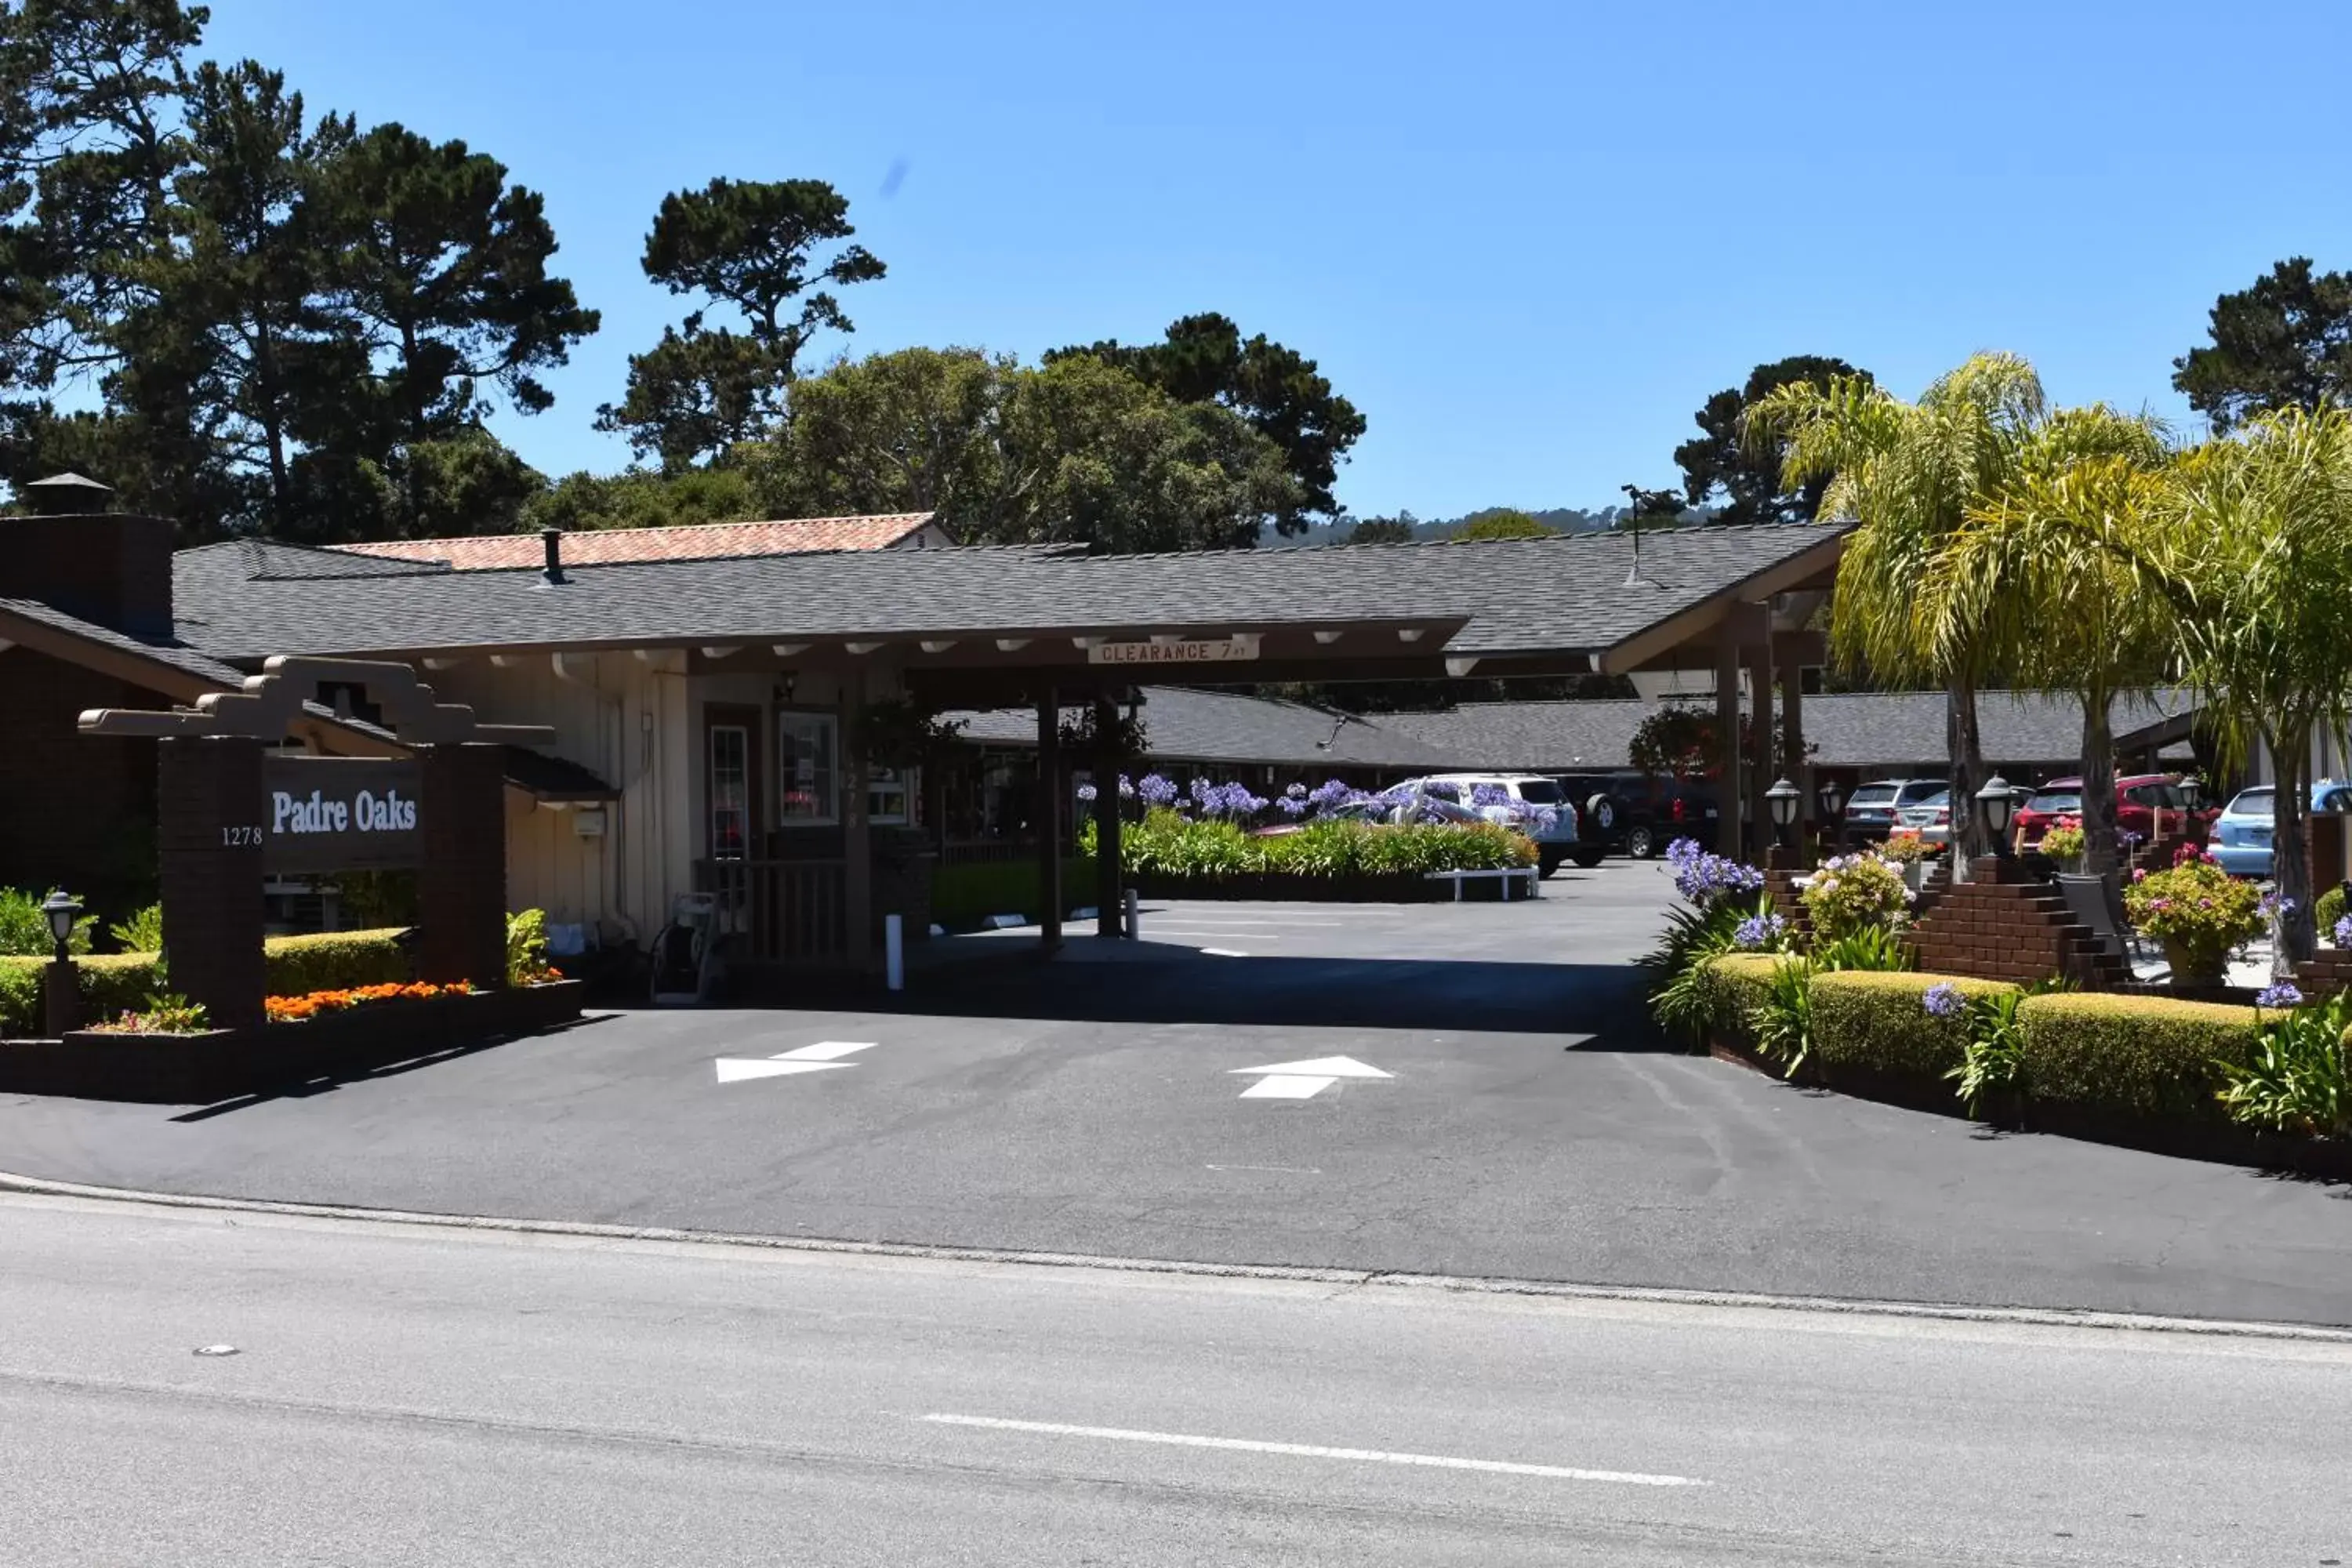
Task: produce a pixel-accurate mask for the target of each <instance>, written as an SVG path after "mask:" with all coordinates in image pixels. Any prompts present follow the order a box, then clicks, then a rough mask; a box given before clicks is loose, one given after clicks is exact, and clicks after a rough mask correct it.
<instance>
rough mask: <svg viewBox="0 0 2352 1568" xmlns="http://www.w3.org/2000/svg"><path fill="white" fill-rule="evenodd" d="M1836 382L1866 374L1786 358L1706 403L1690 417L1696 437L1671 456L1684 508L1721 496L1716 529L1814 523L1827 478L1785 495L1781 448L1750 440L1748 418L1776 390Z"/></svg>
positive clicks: (1812, 357) (1808, 358)
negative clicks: (1680, 474) (1725, 525)
mask: <svg viewBox="0 0 2352 1568" xmlns="http://www.w3.org/2000/svg"><path fill="white" fill-rule="evenodd" d="M1837 376H1850V377H1853V378H1856V379H1858V380H1860V381H1861V382H1862V383H1863V384H1865V385H1867V384H1870V381H1871V376H1870V373H1869V372H1867V371H1860V370H1856V369H1855V368H1854V367H1853V366H1852V365H1850V364H1848V363H1845V361H1843V360H1842V359H1825V358H1823V357H1822V356H1821V355H1819V354H1792V355H1790V357H1789V358H1787V359H1783V360H1775V361H1773V362H1772V363H1770V364H1759V365H1758V366H1757V367H1756V368H1755V369H1754V370H1752V371H1750V372H1748V382H1747V384H1746V385H1744V386H1732V387H1726V388H1724V389H1723V390H1722V391H1721V392H1718V393H1717V394H1716V395H1714V396H1713V397H1710V398H1708V399H1707V400H1706V404H1705V405H1704V406H1702V407H1701V408H1700V409H1699V411H1698V413H1697V414H1696V416H1694V417H1695V418H1696V420H1697V421H1698V427H1699V431H1700V434H1699V435H1697V436H1696V437H1692V438H1691V439H1690V440H1687V441H1685V442H1684V443H1683V444H1682V445H1681V446H1679V447H1675V466H1676V467H1678V468H1681V469H1682V471H1683V487H1684V496H1685V498H1687V501H1688V504H1689V505H1691V506H1705V505H1706V504H1707V503H1708V502H1709V501H1711V500H1713V499H1714V498H1715V497H1716V495H1717V493H1718V492H1720V493H1721V494H1722V496H1723V497H1724V503H1723V508H1722V510H1720V511H1718V512H1717V513H1716V514H1715V516H1714V518H1713V520H1712V521H1716V522H1721V523H1753V522H1811V521H1813V519H1814V517H1815V516H1816V515H1818V514H1819V513H1820V511H1821V506H1822V492H1823V491H1824V490H1826V489H1829V479H1828V478H1827V477H1826V476H1822V475H1815V476H1814V477H1813V478H1811V479H1808V480H1806V481H1805V482H1804V483H1803V484H1802V485H1801V486H1798V487H1795V488H1793V489H1791V488H1786V487H1784V486H1783V484H1782V482H1781V471H1780V470H1781V468H1782V465H1783V463H1784V462H1785V460H1786V459H1787V457H1788V451H1787V444H1786V443H1785V442H1782V441H1768V442H1762V443H1756V442H1750V441H1749V440H1748V439H1747V437H1746V426H1747V420H1748V409H1749V408H1750V407H1751V406H1753V405H1755V404H1757V403H1759V402H1760V401H1762V400H1763V399H1764V398H1765V397H1766V396H1768V395H1770V394H1771V393H1772V392H1773V391H1774V390H1776V389H1777V388H1780V387H1783V386H1787V385H1789V384H1791V383H1794V382H1811V383H1812V384H1815V385H1826V384H1828V383H1829V382H1830V380H1831V379H1832V377H1837ZM1678 510H1679V509H1678Z"/></svg>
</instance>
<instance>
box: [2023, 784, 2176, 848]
mask: <svg viewBox="0 0 2352 1568" xmlns="http://www.w3.org/2000/svg"><path fill="white" fill-rule="evenodd" d="M2188 805H2189V797H2188V796H2187V795H2184V794H2182V793H2181V789H2180V776H2179V774H2178V773H2134V774H2132V775H2130V776H2129V777H2127V778H2119V779H2117V780H2116V832H2118V833H2137V834H2138V835H2139V836H2140V837H2141V838H2142V839H2147V838H2152V837H2155V835H2156V814H2157V813H2158V812H2159V811H2161V812H2163V813H2164V817H2165V826H2167V827H2168V828H2171V829H2175V830H2178V829H2179V827H2180V826H2181V824H2182V818H2183V814H2184V813H2185V814H2186V817H2187V824H2188V836H2189V837H2190V838H2191V839H2193V840H2195V841H2196V842H2198V843H2200V844H2201V843H2203V842H2204V841H2205V837H2206V835H2207V833H2208V832H2209V831H2210V828H2211V827H2212V825H2213V821H2214V819H2215V818H2216V817H2218V816H2221V808H2220V807H2219V806H2213V805H2205V806H2200V807H2198V808H2197V809H2196V810H2195V811H2189V809H2188ZM2082 815H2083V781H2082V780H2081V779H2079V778H2067V779H2052V780H2051V781H2050V782H2049V783H2048V784H2043V785H2042V787H2041V788H2040V789H2038V790H2035V791H2034V792H2033V795H2032V798H2031V799H2030V800H2028V801H2027V802H2026V803H2025V805H2022V806H2021V807H2020V808H2019V810H2018V813H2017V826H2016V829H2015V831H2016V832H2017V833H2018V834H2019V840H2018V841H2019V842H2020V843H2021V844H2022V845H2023V846H2024V847H2026V848H2028V849H2031V848H2032V847H2034V846H2035V845H2037V844H2040V843H2041V842H2042V835H2043V834H2045V833H2047V832H2049V831H2050V830H2051V829H2052V828H2053V827H2055V826H2057V825H2058V819H2059V818H2060V817H2062V816H2072V817H2077V818H2079V817H2080V816H2082Z"/></svg>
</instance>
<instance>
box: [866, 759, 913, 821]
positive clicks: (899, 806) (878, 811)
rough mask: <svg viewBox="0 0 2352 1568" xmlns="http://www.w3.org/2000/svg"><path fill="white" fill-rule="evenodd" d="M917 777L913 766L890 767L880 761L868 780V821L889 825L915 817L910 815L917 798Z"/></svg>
mask: <svg viewBox="0 0 2352 1568" xmlns="http://www.w3.org/2000/svg"><path fill="white" fill-rule="evenodd" d="M915 777H916V774H915V770H914V769H912V768H888V767H884V766H882V765H881V764H879V763H877V764H876V765H875V766H874V767H873V768H871V769H869V770H868V776H867V778H866V820H868V821H870V822H878V823H880V824H882V825H883V826H886V827H888V826H904V825H905V824H906V823H908V822H909V821H911V820H913V819H912V818H911V817H910V816H908V811H909V809H910V807H911V805H912V803H913V800H914V787H915V784H914V781H915Z"/></svg>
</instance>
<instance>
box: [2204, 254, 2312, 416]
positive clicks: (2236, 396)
mask: <svg viewBox="0 0 2352 1568" xmlns="http://www.w3.org/2000/svg"><path fill="white" fill-rule="evenodd" d="M2211 322H2212V324H2211V327H2210V332H2211V335H2212V339H2213V341H2212V342H2210V343H2209V344H2206V345H2204V346H2202V347H2200V348H2193V349H2190V350H2189V352H2188V353H2186V354H2183V355H2182V356H2181V357H2180V358H2179V359H2177V360H2174V361H2173V362H2172V384H2173V385H2174V386H2175V387H2176V388H2178V389H2179V391H2181V392H2183V393H2186V394H2187V395H2188V397H2189V406H2190V407H2192V408H2194V409H2196V410H2197V411H2198V412H2199V413H2200V414H2203V415H2205V416H2207V417H2209V418H2210V419H2211V420H2212V422H2213V428H2214V429H2216V430H2218V431H2227V430H2229V429H2230V428H2231V426H2235V425H2238V424H2241V423H2242V422H2243V421H2244V420H2245V419H2247V418H2248V417H2249V416H2252V415H2254V414H2257V413H2261V412H2263V410H2265V409H2275V408H2309V409H2315V408H2318V407H2320V406H2321V405H2325V404H2331V403H2332V404H2339V405H2340V404H2345V403H2347V402H2352V273H2345V272H2320V273H2315V272H2313V271H2312V269H2311V260H2310V258H2308V257H2302V256H2296V257H2291V258H2288V259H2287V260H2284V261H2282V262H2280V263H2279V264H2278V265H2277V266H2275V267H2273V268H2271V269H2270V271H2269V273H2268V274H2266V275H2265V276H2263V277H2262V278H2258V279H2255V280H2254V282H2253V284H2252V286H2251V287H2249V288H2246V289H2241V290H2239V291H2238V292H2237V293H2235V294H2224V295H2222V296H2221V298H2220V299H2219V300H2215V301H2214V303H2213V312H2212V319H2211Z"/></svg>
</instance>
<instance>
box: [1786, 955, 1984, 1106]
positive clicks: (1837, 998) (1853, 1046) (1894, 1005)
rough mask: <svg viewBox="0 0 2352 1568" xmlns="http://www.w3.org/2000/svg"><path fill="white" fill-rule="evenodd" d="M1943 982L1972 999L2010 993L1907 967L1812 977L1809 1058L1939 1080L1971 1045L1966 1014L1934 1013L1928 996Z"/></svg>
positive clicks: (1831, 1064)
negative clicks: (1944, 1016) (1811, 1018)
mask: <svg viewBox="0 0 2352 1568" xmlns="http://www.w3.org/2000/svg"><path fill="white" fill-rule="evenodd" d="M1937 985H1948V986H1950V987H1951V988H1952V989H1953V990H1955V991H1958V993H1960V994H1962V995H1963V996H1967V997H1969V999H1971V1000H1974V999H1975V998H1976V997H1979V996H1993V995H1998V994H2001V993H2003V992H2009V991H2014V990H2016V989H2017V987H2016V986H2014V985H2004V984H2000V983H1999V982H1997V981H1990V980H1963V979H1960V978H1958V977H1956V976H1951V975H1943V974H1919V973H1911V972H1907V971H1894V972H1890V971H1884V970H1868V969H1841V970H1832V971H1825V972H1824V973H1819V974H1816V975H1814V976H1813V984H1812V1007H1813V1055H1814V1057H1815V1058H1816V1059H1817V1060H1818V1061H1819V1062H1820V1063H1821V1065H1822V1067H1823V1068H1828V1069H1835V1068H1841V1067H1849V1068H1866V1069H1868V1070H1870V1071H1872V1072H1881V1073H1899V1074H1903V1075H1905V1076H1906V1077H1913V1076H1916V1077H1921V1078H1927V1079H1940V1078H1942V1077H1943V1076H1944V1075H1945V1074H1946V1073H1948V1072H1949V1071H1951V1069H1952V1068H1956V1067H1958V1066H1959V1065H1960V1061H1961V1059H1962V1058H1964V1057H1966V1056H1967V1054H1968V1048H1969V1016H1968V1015H1967V1014H1966V1013H1962V1014H1961V1015H1960V1016H1958V1017H1955V1018H1938V1017H1937V1016H1935V1015H1934V1014H1933V1013H1930V1012H1928V1011H1927V1005H1926V997H1927V992H1928V990H1929V989H1930V988H1931V987H1933V986H1937Z"/></svg>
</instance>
